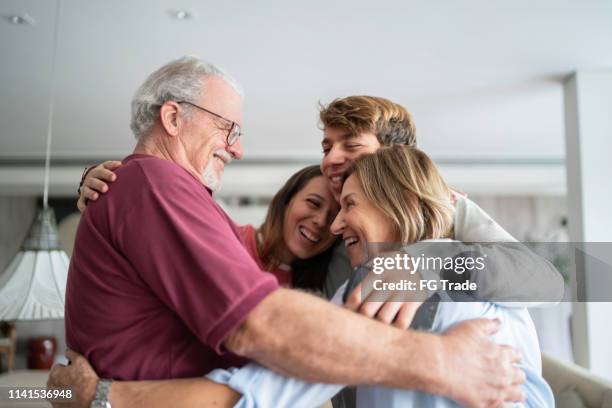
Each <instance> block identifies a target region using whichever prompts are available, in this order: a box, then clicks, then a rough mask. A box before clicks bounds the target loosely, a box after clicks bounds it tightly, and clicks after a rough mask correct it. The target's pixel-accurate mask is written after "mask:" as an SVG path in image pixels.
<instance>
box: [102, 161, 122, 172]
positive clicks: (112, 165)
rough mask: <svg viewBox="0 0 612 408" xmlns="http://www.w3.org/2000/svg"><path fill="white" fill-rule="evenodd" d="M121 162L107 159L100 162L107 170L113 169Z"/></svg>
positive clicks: (119, 165)
mask: <svg viewBox="0 0 612 408" xmlns="http://www.w3.org/2000/svg"><path fill="white" fill-rule="evenodd" d="M122 164H123V163H121V162H120V161H119V160H107V161H105V162H104V163H102V166H104V168H106V169H108V170H115V169H118V168H119V167H121V165H122Z"/></svg>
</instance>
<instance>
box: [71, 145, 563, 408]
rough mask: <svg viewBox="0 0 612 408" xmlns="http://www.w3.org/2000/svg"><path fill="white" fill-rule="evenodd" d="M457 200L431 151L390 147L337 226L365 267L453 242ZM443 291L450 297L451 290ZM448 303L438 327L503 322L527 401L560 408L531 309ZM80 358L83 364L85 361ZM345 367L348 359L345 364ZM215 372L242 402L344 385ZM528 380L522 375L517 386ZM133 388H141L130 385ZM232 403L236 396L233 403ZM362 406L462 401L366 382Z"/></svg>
mask: <svg viewBox="0 0 612 408" xmlns="http://www.w3.org/2000/svg"><path fill="white" fill-rule="evenodd" d="M452 200H453V199H452V196H451V192H450V190H449V189H448V187H447V186H446V184H445V182H444V180H443V179H442V178H441V176H440V175H439V173H438V171H437V169H436V167H435V166H434V164H433V162H432V161H431V160H430V159H429V158H428V157H427V156H426V155H425V154H424V153H423V152H421V151H419V150H417V149H415V148H412V147H407V146H393V147H390V148H382V149H380V150H379V151H378V152H377V153H375V154H373V155H368V156H364V157H362V158H360V159H358V160H357V161H356V162H355V163H354V166H353V168H352V170H351V171H350V172H349V173H348V177H347V178H346V180H345V181H344V184H343V188H342V192H341V203H340V204H341V210H340V212H339V213H338V215H337V217H336V219H335V220H334V222H333V224H332V230H333V232H334V233H335V234H337V235H342V238H343V240H344V243H345V245H346V246H347V250H348V254H349V257H350V261H351V264H352V265H353V266H354V267H358V266H359V265H362V264H363V263H364V262H366V261H367V260H368V259H369V258H370V257H371V256H375V255H377V254H376V253H372V252H370V253H368V252H367V249H366V244H368V243H370V244H371V243H401V244H402V245H405V246H406V247H407V248H409V246H410V245H411V244H414V243H416V242H419V241H420V242H424V241H429V242H434V241H438V242H442V243H443V242H448V241H449V240H448V239H447V238H448V237H450V236H452V234H451V231H452V229H453V219H454V217H453V212H454V211H459V210H460V209H461V203H457V205H455V206H453V205H452ZM459 200H461V198H459ZM344 286H346V284H345V285H344ZM343 292H344V287H343V288H340V289H339V290H338V292H337V293H336V296H334V299H332V302H334V303H337V304H341V303H342V300H341V299H342V295H343ZM440 295H441V296H442V297H444V296H445V294H444V293H440ZM443 300H445V301H442V302H440V304H439V305H438V310H437V313H436V315H435V318H434V321H433V325H432V330H433V331H435V332H438V333H444V332H445V331H447V330H452V326H453V325H454V324H456V323H458V322H460V321H464V320H468V319H474V318H482V317H485V318H492V319H500V320H501V321H502V323H503V325H502V329H501V330H500V331H499V332H497V333H496V334H495V335H494V336H493V340H494V341H496V342H498V343H501V344H509V345H511V346H513V347H514V348H516V349H517V350H519V351H520V352H521V354H522V361H521V362H520V363H518V364H517V365H518V366H519V367H520V368H521V369H522V370H523V372H524V374H525V375H526V381H525V383H524V385H523V386H522V390H523V392H524V396H525V405H526V406H528V407H552V406H554V400H553V396H552V392H551V390H550V388H549V387H548V385H547V384H546V382H545V381H544V379H543V378H542V376H541V360H540V350H539V346H538V342H537V337H536V333H535V329H534V327H533V323H532V322H531V320H530V318H529V315H528V313H527V311H526V310H525V309H509V308H504V307H502V306H498V305H495V304H493V303H489V302H478V301H471V302H460V303H459V302H452V301H451V299H450V298H449V297H448V296H446V297H445V298H444V299H443ZM372 335H373V336H375V335H376V334H375V333H373V334H372ZM78 361H80V362H81V364H82V361H83V360H78ZM338 364H342V362H341V361H338ZM207 377H208V378H209V379H212V380H213V381H215V382H217V383H220V384H226V385H228V386H229V387H231V388H232V389H234V390H236V391H238V392H239V393H240V394H242V397H241V398H240V400H239V401H238V402H237V403H236V405H235V406H237V407H272V406H273V407H316V406H318V405H320V404H321V403H323V402H324V401H325V400H327V399H329V398H330V397H331V396H333V395H334V394H335V393H337V392H338V391H339V390H340V389H341V388H342V386H341V385H329V384H312V383H307V382H304V381H301V380H297V379H294V378H289V377H285V376H282V375H280V374H278V373H275V372H274V371H271V370H269V369H266V368H264V367H261V366H259V365H258V364H256V363H250V364H247V365H246V366H244V367H242V368H240V369H229V370H214V371H213V372H211V373H210V374H209V375H208V376H207ZM521 380H522V378H517V379H516V383H520V382H521ZM176 381H186V380H165V381H159V382H149V383H148V386H149V388H148V390H151V389H153V390H160V389H162V388H161V387H166V388H165V389H168V385H169V384H173V383H175V382H176ZM190 381H191V380H190ZM193 381H196V380H193ZM200 381H203V380H200ZM141 383H142V382H141ZM204 384H205V387H209V388H208V390H210V391H209V393H205V388H204V386H203V387H202V388H199V391H196V387H195V386H194V387H193V393H194V394H193V395H192V394H191V393H183V394H181V395H180V396H177V395H173V396H172V397H168V399H167V400H166V401H165V402H164V401H163V400H162V399H160V398H163V396H162V397H159V394H158V398H157V399H155V400H152V401H153V402H155V403H159V404H160V405H158V406H163V405H164V403H165V404H168V405H173V406H182V402H184V401H186V400H187V399H188V398H194V397H195V393H196V392H199V393H200V394H199V397H200V398H202V399H203V400H207V398H208V395H211V396H213V395H219V394H223V395H225V394H224V393H225V391H227V390H226V389H219V388H215V387H212V388H210V387H211V385H210V383H204ZM115 385H116V386H117V394H116V395H117V400H116V401H117V402H120V401H122V398H124V401H129V398H130V394H132V395H133V394H134V391H133V390H134V389H136V390H138V382H135V383H131V384H130V383H121V382H116V384H115ZM115 385H114V386H115ZM143 386H144V385H141V387H143ZM130 387H136V388H132V390H130ZM141 391H142V389H141ZM215 393H217V394H215ZM111 396H112V394H111ZM111 402H112V401H111ZM112 403H113V404H114V402H112ZM231 404H233V401H232V402H230V403H228V405H231ZM228 405H223V404H221V405H219V406H228ZM357 406H358V407H437V408H442V407H456V406H457V404H456V403H454V402H453V401H451V400H448V399H446V398H444V397H441V396H437V395H432V394H426V393H421V392H416V391H407V390H398V389H389V388H381V387H373V386H372V387H370V386H360V387H358V388H357Z"/></svg>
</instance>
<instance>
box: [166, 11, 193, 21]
mask: <svg viewBox="0 0 612 408" xmlns="http://www.w3.org/2000/svg"><path fill="white" fill-rule="evenodd" d="M170 15H171V16H172V18H174V19H175V20H193V19H196V18H197V16H196V14H195V13H194V12H192V11H189V10H170Z"/></svg>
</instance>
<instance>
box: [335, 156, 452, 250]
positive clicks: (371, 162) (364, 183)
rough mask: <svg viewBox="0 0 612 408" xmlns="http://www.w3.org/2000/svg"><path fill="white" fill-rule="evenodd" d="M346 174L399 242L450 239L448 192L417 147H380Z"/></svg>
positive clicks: (363, 157) (433, 165)
mask: <svg viewBox="0 0 612 408" xmlns="http://www.w3.org/2000/svg"><path fill="white" fill-rule="evenodd" d="M349 175H354V176H355V177H356V179H357V181H358V183H359V184H360V185H361V188H362V190H363V192H364V194H365V196H366V198H367V199H368V200H370V201H371V202H372V203H373V204H374V205H376V206H377V207H378V208H379V209H380V210H382V211H383V212H384V213H385V214H386V215H387V216H388V217H389V218H390V219H391V220H392V221H393V224H394V226H395V229H396V233H397V237H398V239H399V240H400V241H401V243H403V244H411V243H414V242H417V241H421V240H424V239H439V238H447V237H450V236H452V234H453V218H454V206H453V204H452V196H451V191H450V189H449V188H448V186H447V185H446V183H445V182H444V180H443V179H442V176H441V175H440V173H439V172H438V169H437V168H436V166H435V164H434V163H433V161H432V160H431V159H430V158H429V156H427V155H426V154H425V153H423V152H422V151H421V150H419V149H417V148H416V147H412V146H404V145H395V146H391V147H383V148H381V149H379V150H378V151H377V152H376V153H374V154H369V155H364V156H362V157H360V158H359V159H357V160H356V161H355V162H354V163H353V165H352V167H351V169H350V170H349V171H348V172H347V177H348V176H349Z"/></svg>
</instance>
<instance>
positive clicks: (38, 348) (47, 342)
mask: <svg viewBox="0 0 612 408" xmlns="http://www.w3.org/2000/svg"><path fill="white" fill-rule="evenodd" d="M56 351H57V341H56V340H55V337H34V338H32V339H30V340H29V341H28V368H29V369H31V370H50V369H51V367H52V366H53V361H54V360H55V352H56Z"/></svg>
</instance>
